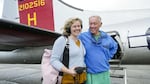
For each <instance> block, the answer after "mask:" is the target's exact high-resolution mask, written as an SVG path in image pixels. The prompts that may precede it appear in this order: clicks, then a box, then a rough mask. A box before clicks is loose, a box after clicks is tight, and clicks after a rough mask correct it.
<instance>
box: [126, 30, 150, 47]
mask: <svg viewBox="0 0 150 84" xmlns="http://www.w3.org/2000/svg"><path fill="white" fill-rule="evenodd" d="M128 44H129V48H139V47H148V49H150V28H148V30H147V31H146V34H144V35H135V36H128Z"/></svg>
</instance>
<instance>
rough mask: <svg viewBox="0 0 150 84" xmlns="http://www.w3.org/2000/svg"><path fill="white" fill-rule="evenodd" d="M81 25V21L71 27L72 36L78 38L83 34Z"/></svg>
mask: <svg viewBox="0 0 150 84" xmlns="http://www.w3.org/2000/svg"><path fill="white" fill-rule="evenodd" d="M81 30H82V28H81V23H80V21H75V22H74V23H73V24H72V26H71V35H73V36H78V35H79V34H80V33H81Z"/></svg>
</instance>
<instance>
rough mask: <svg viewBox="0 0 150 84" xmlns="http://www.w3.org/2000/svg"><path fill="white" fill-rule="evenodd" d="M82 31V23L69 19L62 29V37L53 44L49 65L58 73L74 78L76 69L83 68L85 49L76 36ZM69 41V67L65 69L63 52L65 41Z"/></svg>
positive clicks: (76, 19) (78, 20) (77, 19)
mask: <svg viewBox="0 0 150 84" xmlns="http://www.w3.org/2000/svg"><path fill="white" fill-rule="evenodd" d="M81 30H82V21H81V20H80V19H79V18H71V19H69V20H68V21H67V22H66V24H65V25H64V27H63V35H62V36H60V37H59V38H58V39H57V40H56V41H55V43H54V46H53V49H52V50H53V51H52V57H51V60H50V62H51V65H52V66H53V67H54V68H55V69H56V70H58V71H60V72H63V73H64V74H68V75H71V76H75V75H76V74H77V73H76V71H75V68H76V67H85V63H84V55H85V48H84V46H83V44H82V42H81V41H80V40H79V39H78V35H79V34H80V33H81ZM66 37H67V38H68V41H69V67H68V68H67V67H66V66H65V65H64V64H63V63H62V58H63V51H64V48H65V45H66V39H67V38H66Z"/></svg>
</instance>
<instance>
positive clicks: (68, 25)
mask: <svg viewBox="0 0 150 84" xmlns="http://www.w3.org/2000/svg"><path fill="white" fill-rule="evenodd" d="M76 21H79V22H80V23H81V28H82V20H81V19H80V18H69V19H68V20H67V21H66V23H65V25H64V27H63V35H65V36H69V35H70V34H71V31H70V30H71V26H72V24H73V23H74V22H76Z"/></svg>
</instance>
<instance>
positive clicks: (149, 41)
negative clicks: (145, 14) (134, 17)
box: [146, 28, 150, 50]
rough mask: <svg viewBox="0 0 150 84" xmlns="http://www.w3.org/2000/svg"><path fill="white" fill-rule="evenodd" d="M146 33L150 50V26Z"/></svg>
mask: <svg viewBox="0 0 150 84" xmlns="http://www.w3.org/2000/svg"><path fill="white" fill-rule="evenodd" d="M146 35H147V44H148V46H147V47H148V49H149V50H150V28H148V30H147V31H146Z"/></svg>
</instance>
